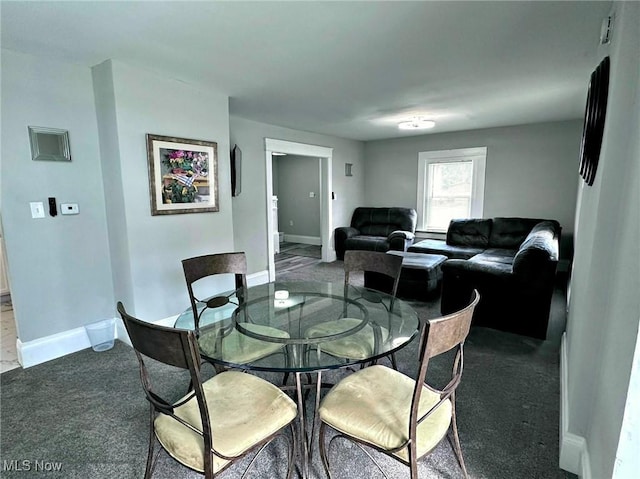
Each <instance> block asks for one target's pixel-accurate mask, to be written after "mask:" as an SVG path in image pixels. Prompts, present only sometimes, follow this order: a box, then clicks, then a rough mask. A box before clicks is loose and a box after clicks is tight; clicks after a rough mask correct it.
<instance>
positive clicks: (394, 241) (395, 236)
mask: <svg viewBox="0 0 640 479" xmlns="http://www.w3.org/2000/svg"><path fill="white" fill-rule="evenodd" d="M415 237H416V235H415V234H413V233H412V232H411V231H401V230H396V231H393V232H392V233H391V234H390V235H389V236H388V237H387V239H388V240H389V249H391V250H394V251H407V248H408V247H409V246H411V245H412V244H413V240H414V239H415Z"/></svg>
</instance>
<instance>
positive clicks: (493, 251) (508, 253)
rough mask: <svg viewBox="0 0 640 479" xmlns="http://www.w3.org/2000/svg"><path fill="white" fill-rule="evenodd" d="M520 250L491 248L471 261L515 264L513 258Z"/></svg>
mask: <svg viewBox="0 0 640 479" xmlns="http://www.w3.org/2000/svg"><path fill="white" fill-rule="evenodd" d="M517 252H518V250H515V249H502V248H489V249H487V250H484V251H483V252H482V253H480V254H477V255H475V256H474V257H473V258H471V259H470V260H469V261H472V262H491V263H500V264H507V265H511V264H513V258H514V256H515V255H516V253H517Z"/></svg>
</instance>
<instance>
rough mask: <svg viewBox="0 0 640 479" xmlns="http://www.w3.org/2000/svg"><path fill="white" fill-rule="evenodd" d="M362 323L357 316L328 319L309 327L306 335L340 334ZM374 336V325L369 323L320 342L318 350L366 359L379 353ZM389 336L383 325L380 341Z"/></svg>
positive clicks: (311, 336) (314, 336) (350, 357)
mask: <svg viewBox="0 0 640 479" xmlns="http://www.w3.org/2000/svg"><path fill="white" fill-rule="evenodd" d="M360 324H362V320H361V319H356V318H342V319H338V320H336V321H327V322H325V323H320V324H317V325H315V326H313V327H311V328H309V329H308V330H307V332H306V337H308V338H318V337H323V336H331V335H334V334H340V333H341V332H343V331H346V330H349V329H354V328H357V327H358V325H360ZM374 338H375V336H374V333H373V327H372V326H371V325H370V324H367V325H366V326H365V327H364V328H362V329H360V330H359V331H357V332H355V333H353V334H351V335H349V336H345V337H344V338H340V339H336V340H334V341H326V342H323V343H320V344H318V350H319V351H322V352H325V353H328V354H331V355H332V356H337V357H341V358H348V359H366V358H370V357H371V356H374V355H375V354H379V352H378V353H376V352H375V351H374V349H375V339H374ZM388 338H389V331H388V330H387V329H385V328H382V327H381V328H380V341H382V343H385V342H386V341H387V339H388Z"/></svg>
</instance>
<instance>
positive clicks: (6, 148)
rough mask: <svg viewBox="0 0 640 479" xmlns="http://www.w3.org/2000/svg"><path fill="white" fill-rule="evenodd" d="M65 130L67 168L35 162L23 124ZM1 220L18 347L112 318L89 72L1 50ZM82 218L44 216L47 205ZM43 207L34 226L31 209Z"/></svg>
mask: <svg viewBox="0 0 640 479" xmlns="http://www.w3.org/2000/svg"><path fill="white" fill-rule="evenodd" d="M29 125H33V126H44V127H51V128H62V129H66V130H68V131H69V140H70V144H71V157H72V161H71V162H57V161H33V160H32V159H31V151H30V146H29V136H28V132H27V126H29ZM1 171H2V193H1V194H2V221H3V231H4V235H5V243H6V252H7V261H8V270H9V278H10V281H11V297H12V301H13V307H14V311H15V313H14V314H15V318H16V326H17V330H18V335H19V338H20V341H22V342H23V343H25V342H30V341H33V340H36V339H38V338H42V337H46V336H51V335H55V334H59V333H63V332H65V331H69V330H74V329H76V328H82V326H83V325H84V324H86V323H90V322H94V321H98V320H101V319H104V318H111V317H113V311H114V305H113V304H114V295H113V285H112V280H111V264H110V258H109V255H110V252H109V246H108V241H107V223H106V214H105V194H104V190H103V185H102V174H101V165H100V150H99V147H98V129H97V124H96V111H95V105H94V97H93V87H92V80H91V70H89V69H88V68H82V67H78V66H75V65H69V64H63V63H58V62H54V61H50V60H48V59H43V58H39V57H34V56H31V55H25V54H22V53H17V52H13V51H9V50H2V165H1ZM48 197H55V198H56V200H57V203H58V210H59V205H60V204H61V203H78V205H79V210H80V214H78V215H73V216H62V215H60V213H59V211H58V216H56V217H51V216H49V214H48V212H49V208H48V206H47V198H48ZM31 201H41V202H43V203H44V206H45V212H46V216H45V218H42V219H32V218H31V212H30V209H29V202H31Z"/></svg>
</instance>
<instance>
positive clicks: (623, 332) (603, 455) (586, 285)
mask: <svg viewBox="0 0 640 479" xmlns="http://www.w3.org/2000/svg"><path fill="white" fill-rule="evenodd" d="M614 8H615V9H616V11H615V23H614V31H613V39H612V42H611V44H610V45H609V46H608V48H607V49H605V50H603V51H601V52H600V54H601V55H600V57H599V58H598V62H599V61H600V59H601V58H603V57H604V56H606V55H610V57H611V77H610V84H609V85H610V86H609V97H608V106H607V115H606V123H605V130H604V142H603V145H602V152H601V154H600V163H599V165H598V169H597V173H596V178H595V182H594V184H593V186H591V187H589V186H586V185H585V184H584V183H581V185H580V192H579V200H578V211H577V215H576V241H575V259H574V268H573V275H572V280H571V288H570V300H569V314H568V320H567V345H566V346H567V353H566V354H567V364H566V366H565V367H566V368H567V378H568V383H567V385H566V394H567V405H568V407H567V414H568V418H567V432H568V433H569V434H571V435H573V436H575V437H579V438H583V439H584V448H583V450H582V451H580V452H581V454H582V460H581V462H582V463H583V464H584V465H585V466H584V469H583V470H582V471H575V470H574V471H572V472H576V473H580V474H584V473H585V471H586V474H589V473H590V474H591V477H593V478H594V479H599V478H604V477H612V473H613V469H614V463H615V461H616V454H617V448H618V445H619V442H620V440H621V425H622V421H623V415H624V411H625V402H626V400H627V392H628V389H629V378H630V376H631V367H632V360H633V355H634V350H635V345H636V338H637V337H638V327H639V321H640V296H639V294H638V292H639V291H640V248H638V238H640V161H639V158H640V115H639V111H640V4H638V3H636V2H616V3H615V7H614ZM596 65H597V63H596V64H594V68H595V67H596ZM635 441H636V443H635V444H636V446H635V447H637V444H638V439H637V438H636V439H635ZM561 446H563V449H564V450H563V449H561V456H560V458H561V462H562V460H563V457H566V456H567V455H568V454H570V453H571V451H570V450H568V449H567V448H566V444H561ZM636 451H637V449H636ZM622 469H623V468H622V467H621V470H622ZM586 474H585V475H584V477H587V476H586ZM620 478H621V479H622V476H620Z"/></svg>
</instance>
